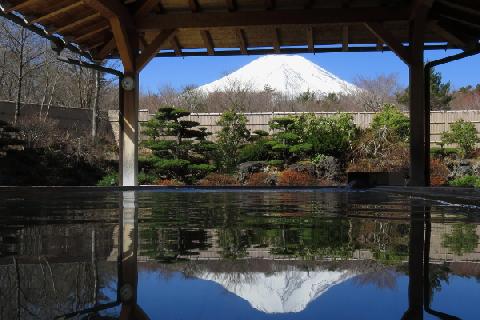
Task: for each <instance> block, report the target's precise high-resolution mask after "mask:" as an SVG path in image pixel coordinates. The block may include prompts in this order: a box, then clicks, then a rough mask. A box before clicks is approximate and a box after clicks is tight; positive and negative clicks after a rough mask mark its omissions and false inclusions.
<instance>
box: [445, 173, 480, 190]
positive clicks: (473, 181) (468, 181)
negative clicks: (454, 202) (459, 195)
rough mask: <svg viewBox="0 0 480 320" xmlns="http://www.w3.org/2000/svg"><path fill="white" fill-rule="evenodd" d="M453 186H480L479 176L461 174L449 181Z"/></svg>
mask: <svg viewBox="0 0 480 320" xmlns="http://www.w3.org/2000/svg"><path fill="white" fill-rule="evenodd" d="M449 184H450V185H451V186H454V187H474V188H480V177H478V176H463V177H460V178H456V179H454V180H452V181H450V182H449Z"/></svg>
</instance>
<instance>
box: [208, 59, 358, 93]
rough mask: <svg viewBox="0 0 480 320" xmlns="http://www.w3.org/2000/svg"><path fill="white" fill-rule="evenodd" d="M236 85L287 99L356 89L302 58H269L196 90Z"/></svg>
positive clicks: (226, 88) (217, 89)
mask: <svg viewBox="0 0 480 320" xmlns="http://www.w3.org/2000/svg"><path fill="white" fill-rule="evenodd" d="M238 86H240V87H241V88H246V89H250V90H252V91H255V92H261V91H264V90H268V89H270V90H275V91H276V92H279V93H282V94H284V95H287V96H290V97H292V96H298V95H300V94H302V93H304V92H312V93H315V94H317V95H327V94H329V93H337V94H341V93H348V92H352V91H355V90H357V89H358V88H357V87H356V86H355V85H353V84H351V83H348V82H346V81H344V80H342V79H340V78H338V77H337V76H335V75H333V74H332V73H330V72H328V71H327V70H325V69H323V68H322V67H320V66H319V65H316V64H315V63H313V62H311V61H310V60H307V59H305V58H304V57H302V56H298V55H271V56H264V57H261V58H258V59H256V60H254V61H252V62H250V63H249V64H247V65H245V66H244V67H242V68H240V69H238V70H237V71H235V72H233V73H230V74H229V75H227V76H225V77H223V78H221V79H219V80H216V81H214V82H211V83H209V84H205V85H203V86H201V87H199V90H201V91H204V92H207V93H210V92H216V91H220V92H222V91H228V90H229V89H231V88H235V87H238Z"/></svg>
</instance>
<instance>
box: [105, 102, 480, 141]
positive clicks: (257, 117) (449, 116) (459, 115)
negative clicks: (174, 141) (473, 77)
mask: <svg viewBox="0 0 480 320" xmlns="http://www.w3.org/2000/svg"><path fill="white" fill-rule="evenodd" d="M299 114H302V112H257V113H245V116H246V117H247V120H248V125H247V128H248V129H249V130H251V131H252V132H253V131H255V130H264V131H269V127H268V123H269V121H270V120H272V119H273V118H274V117H280V116H287V115H299ZM335 114H337V113H336V112H315V115H317V116H319V117H321V116H332V115H335ZM351 114H352V116H353V121H354V122H355V124H356V125H357V126H359V127H360V128H367V127H369V126H370V124H371V122H372V119H373V117H374V115H375V113H374V112H351ZM406 115H407V116H408V113H406ZM220 116H221V113H192V114H191V115H190V116H188V117H186V118H185V119H188V120H193V121H197V122H199V123H200V126H202V127H206V128H207V129H208V131H210V132H212V133H213V137H214V138H215V133H217V132H218V131H219V130H220V127H219V126H218V125H217V122H218V120H219V118H220ZM151 117H152V115H150V114H149V113H148V111H147V110H141V111H140V114H139V119H140V123H142V122H145V121H148V120H149V119H150V118H151ZM109 119H110V122H111V123H112V129H113V131H114V133H115V137H116V138H117V137H118V111H110V112H109ZM459 119H463V120H465V121H468V122H472V123H474V124H475V126H476V127H477V130H478V132H480V110H459V111H432V113H431V118H430V130H431V144H432V146H435V145H438V142H440V140H441V135H442V133H443V132H444V131H448V130H449V129H450V124H452V123H454V122H455V121H457V120H459Z"/></svg>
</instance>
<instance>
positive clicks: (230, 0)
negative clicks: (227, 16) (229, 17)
mask: <svg viewBox="0 0 480 320" xmlns="http://www.w3.org/2000/svg"><path fill="white" fill-rule="evenodd" d="M225 5H226V6H227V9H228V11H230V12H232V11H235V10H237V2H236V1H235V0H225Z"/></svg>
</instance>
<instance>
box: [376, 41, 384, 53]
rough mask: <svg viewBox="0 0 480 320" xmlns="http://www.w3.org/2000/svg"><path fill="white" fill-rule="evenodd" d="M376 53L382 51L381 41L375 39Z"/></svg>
mask: <svg viewBox="0 0 480 320" xmlns="http://www.w3.org/2000/svg"><path fill="white" fill-rule="evenodd" d="M376 48H377V51H383V41H382V40H380V39H377V45H376Z"/></svg>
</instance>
